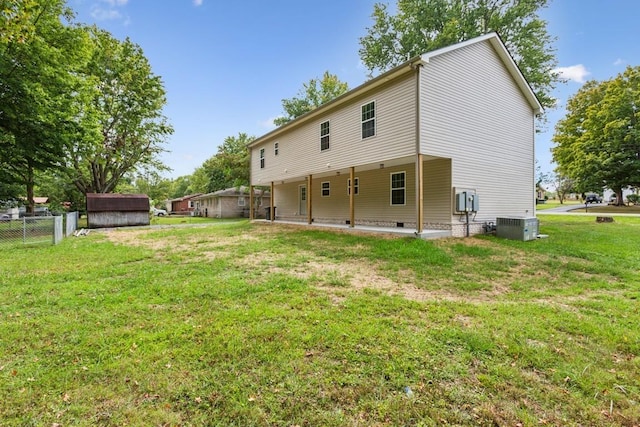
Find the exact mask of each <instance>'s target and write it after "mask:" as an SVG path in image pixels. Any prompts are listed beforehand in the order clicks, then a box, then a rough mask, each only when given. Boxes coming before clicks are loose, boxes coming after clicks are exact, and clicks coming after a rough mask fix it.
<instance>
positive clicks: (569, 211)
mask: <svg viewBox="0 0 640 427" xmlns="http://www.w3.org/2000/svg"><path fill="white" fill-rule="evenodd" d="M596 206H606V205H605V204H591V203H590V204H589V208H591V207H596ZM584 207H585V205H583V204H577V205H576V204H571V205H560V206H558V207H556V208H551V209H544V210H540V211H536V215H545V214H551V215H557V214H566V215H604V216H607V215H609V216H640V214H637V213H596V212H591V211H589V212H573V210H575V209H584Z"/></svg>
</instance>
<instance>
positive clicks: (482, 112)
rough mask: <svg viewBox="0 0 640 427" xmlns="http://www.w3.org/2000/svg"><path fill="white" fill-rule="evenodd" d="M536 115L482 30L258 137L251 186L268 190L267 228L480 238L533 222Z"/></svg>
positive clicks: (497, 46)
mask: <svg viewBox="0 0 640 427" xmlns="http://www.w3.org/2000/svg"><path fill="white" fill-rule="evenodd" d="M541 110H542V106H541V105H540V102H539V101H538V99H537V98H536V96H535V94H534V93H533V91H532V89H531V87H530V86H529V84H528V83H527V81H526V80H525V79H524V77H523V75H522V73H521V72H520V70H519V69H518V67H517V66H516V64H515V62H514V61H513V59H512V57H511V56H510V54H509V52H508V51H507V49H506V48H505V46H504V44H503V42H502V40H501V39H500V37H499V36H498V35H497V34H495V33H491V34H487V35H484V36H481V37H477V38H474V39H471V40H468V41H465V42H462V43H459V44H456V45H453V46H449V47H445V48H442V49H438V50H435V51H433V52H430V53H425V54H423V55H421V56H418V57H415V58H413V59H411V60H409V61H407V62H406V63H404V64H402V65H400V66H398V67H396V68H394V69H392V70H390V71H388V72H386V73H384V74H382V75H380V76H378V77H376V78H374V79H372V80H370V81H368V82H366V83H364V84H363V85H361V86H359V87H357V88H355V89H353V90H351V91H349V92H347V93H345V94H343V95H341V96H339V97H338V98H335V99H334V100H332V101H330V102H328V103H326V104H324V105H323V106H321V107H319V108H317V109H315V110H313V111H311V112H309V113H307V114H305V115H303V116H300V117H298V118H297V119H295V120H293V121H291V122H289V123H287V124H285V125H283V126H281V127H279V128H277V129H275V130H273V131H271V132H270V133H267V134H266V135H263V136H261V137H260V138H258V139H256V140H254V141H253V142H252V143H251V144H249V145H248V147H249V149H250V156H251V160H250V162H251V163H250V167H251V173H250V183H251V186H252V187H253V186H256V185H260V186H265V185H267V186H270V190H271V191H270V192H271V198H272V199H271V200H272V203H271V204H270V206H273V210H274V214H273V215H270V218H271V220H272V221H273V220H288V221H299V222H303V223H307V224H312V223H328V224H335V225H341V226H345V224H346V225H348V226H349V227H357V226H363V225H372V226H377V227H394V228H410V229H413V230H414V232H415V233H416V234H417V235H418V236H421V237H425V238H426V237H430V236H439V235H452V236H464V235H470V234H475V233H481V232H483V230H485V229H486V227H487V226H488V225H489V224H488V223H489V222H495V221H496V218H497V217H503V216H508V217H510V216H517V217H531V216H535V209H536V203H535V193H534V192H533V191H531V190H532V189H533V188H535V179H534V166H535V165H534V135H535V119H536V115H538V114H539V113H540V112H541ZM438 230H439V231H440V233H436V231H438ZM432 232H433V233H432Z"/></svg>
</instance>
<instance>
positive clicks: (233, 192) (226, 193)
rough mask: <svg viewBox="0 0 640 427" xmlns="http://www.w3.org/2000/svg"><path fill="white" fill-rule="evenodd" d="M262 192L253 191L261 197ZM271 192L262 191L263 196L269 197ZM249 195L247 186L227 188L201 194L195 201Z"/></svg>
mask: <svg viewBox="0 0 640 427" xmlns="http://www.w3.org/2000/svg"><path fill="white" fill-rule="evenodd" d="M260 192H261V190H258V189H255V188H254V189H253V194H254V195H256V196H259V195H260ZM268 194H269V191H262V195H263V196H265V195H268ZM248 195H249V187H247V186H245V185H241V186H240V187H239V188H238V187H231V188H225V189H224V190H218V191H214V192H213V193H207V194H201V195H199V196H197V197H194V198H193V200H202V199H208V198H211V197H239V196H248Z"/></svg>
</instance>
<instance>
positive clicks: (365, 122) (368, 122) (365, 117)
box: [362, 101, 376, 139]
mask: <svg viewBox="0 0 640 427" xmlns="http://www.w3.org/2000/svg"><path fill="white" fill-rule="evenodd" d="M375 134H376V102H375V101H371V102H370V103H368V104H365V105H363V106H362V139H364V138H369V137H370V136H374V135H375Z"/></svg>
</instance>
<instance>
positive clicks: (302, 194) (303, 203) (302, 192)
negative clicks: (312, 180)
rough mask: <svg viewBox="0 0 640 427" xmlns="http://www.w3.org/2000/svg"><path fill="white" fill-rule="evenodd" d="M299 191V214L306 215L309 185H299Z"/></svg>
mask: <svg viewBox="0 0 640 427" xmlns="http://www.w3.org/2000/svg"><path fill="white" fill-rule="evenodd" d="M298 193H299V198H298V200H299V201H300V203H299V204H300V211H299V215H306V214H307V186H306V185H301V186H299V187H298Z"/></svg>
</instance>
